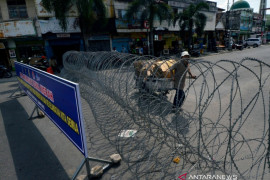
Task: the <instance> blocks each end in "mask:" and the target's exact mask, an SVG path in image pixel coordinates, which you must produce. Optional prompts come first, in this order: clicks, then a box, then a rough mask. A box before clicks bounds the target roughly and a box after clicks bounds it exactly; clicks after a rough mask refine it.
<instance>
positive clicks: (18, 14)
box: [7, 0, 28, 19]
mask: <svg viewBox="0 0 270 180" xmlns="http://www.w3.org/2000/svg"><path fill="white" fill-rule="evenodd" d="M7 6H8V13H9V18H10V19H14V18H27V17H28V14H27V9H26V4H25V0H7Z"/></svg>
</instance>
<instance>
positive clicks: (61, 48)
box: [35, 0, 84, 66]
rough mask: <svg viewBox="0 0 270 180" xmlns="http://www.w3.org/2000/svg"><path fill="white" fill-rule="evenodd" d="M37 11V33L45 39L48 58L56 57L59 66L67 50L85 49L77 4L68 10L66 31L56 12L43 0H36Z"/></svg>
mask: <svg viewBox="0 0 270 180" xmlns="http://www.w3.org/2000/svg"><path fill="white" fill-rule="evenodd" d="M35 8H36V12H37V17H38V20H37V33H38V36H39V37H42V39H43V40H44V51H45V54H46V56H47V58H48V59H50V58H55V59H56V60H57V63H58V65H59V66H61V65H62V56H63V54H64V53H65V52H67V51H71V50H75V51H80V50H83V48H84V46H83V39H82V37H81V30H80V27H79V23H78V10H77V8H76V6H75V5H73V6H71V8H70V9H69V11H68V17H67V29H66V30H65V31H64V30H63V29H62V28H61V26H60V25H59V20H57V19H56V18H55V17H54V13H53V12H51V13H49V12H48V11H47V10H46V9H45V8H44V6H43V4H42V2H41V0H35Z"/></svg>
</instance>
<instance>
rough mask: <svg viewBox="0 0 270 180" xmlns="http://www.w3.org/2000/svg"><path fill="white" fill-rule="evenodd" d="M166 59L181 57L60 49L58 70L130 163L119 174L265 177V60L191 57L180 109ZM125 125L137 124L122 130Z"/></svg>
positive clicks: (269, 73) (267, 70) (136, 176)
mask: <svg viewBox="0 0 270 180" xmlns="http://www.w3.org/2000/svg"><path fill="white" fill-rule="evenodd" d="M170 61H176V63H180V61H181V59H179V58H171V57H152V56H137V55H132V54H124V53H118V52H76V51H69V52H67V53H65V54H64V55H63V65H64V68H63V70H62V72H61V76H62V77H64V78H66V79H69V80H71V81H74V82H77V83H79V85H80V91H81V94H82V97H83V98H84V99H85V101H86V102H87V103H88V104H89V106H90V107H91V111H92V113H93V115H94V118H95V122H96V125H97V126H98V128H99V129H100V132H101V133H102V135H103V136H104V137H105V138H106V139H107V140H108V141H109V142H110V145H111V146H113V147H115V148H116V150H117V151H118V153H119V154H120V155H121V157H122V161H123V162H124V163H126V165H127V166H126V169H125V170H123V171H122V173H123V174H119V175H118V176H119V179H120V178H121V176H124V173H125V172H127V171H128V172H129V173H130V174H132V176H131V177H130V178H132V179H177V177H178V176H179V175H181V174H185V173H188V175H187V177H188V176H190V175H198V174H202V175H216V177H220V176H217V175H221V174H224V175H235V176H237V178H238V179H247V180H249V179H269V177H270V175H269V172H270V171H269V165H270V164H269V152H270V149H269V140H270V139H269V116H270V115H269V101H270V99H269V98H270V97H269V76H270V66H269V65H268V64H266V63H264V62H262V61H260V60H257V59H252V58H245V59H243V60H241V61H239V62H236V61H232V60H220V61H217V62H214V63H213V62H208V61H204V60H190V69H191V71H192V73H193V74H196V76H197V78H196V79H191V78H188V76H187V79H186V85H185V89H184V91H185V95H186V98H185V102H184V104H183V106H182V110H181V109H178V110H177V111H176V112H173V109H172V102H173V98H174V94H175V90H174V89H172V88H171V84H170V83H171V82H170V78H160V77H158V76H162V75H163V76H165V77H171V74H169V73H168V74H165V75H164V74H162V72H161V71H160V69H161V68H162V66H165V67H167V66H169V65H168V62H170ZM142 62H143V63H142ZM157 62H158V63H157ZM86 121H87V117H86ZM126 130H136V131H129V133H130V132H131V133H132V134H131V135H130V136H129V137H123V136H121V134H125V132H128V131H126ZM175 157H180V162H179V163H174V162H173V160H174V158H175ZM119 168H121V166H120V167H119ZM235 176H234V177H235ZM191 177H192V176H191ZM212 177H213V176H212ZM194 178H195V176H194ZM201 178H202V177H201ZM208 178H210V176H209V177H208Z"/></svg>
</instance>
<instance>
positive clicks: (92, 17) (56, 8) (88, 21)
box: [42, 0, 107, 49]
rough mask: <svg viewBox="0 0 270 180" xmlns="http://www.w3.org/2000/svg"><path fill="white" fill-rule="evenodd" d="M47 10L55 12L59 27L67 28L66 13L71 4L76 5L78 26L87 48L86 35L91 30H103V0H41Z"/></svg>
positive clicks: (105, 21) (104, 21) (87, 35)
mask: <svg viewBox="0 0 270 180" xmlns="http://www.w3.org/2000/svg"><path fill="white" fill-rule="evenodd" d="M42 3H43V5H44V7H45V8H46V9H47V10H48V11H49V12H52V11H53V12H55V17H56V19H58V20H59V24H60V26H61V28H62V29H63V30H64V31H66V30H67V20H66V19H67V15H68V14H67V13H68V11H69V9H70V7H71V6H73V5H75V4H76V5H77V8H78V12H79V23H78V24H79V26H80V29H81V33H82V37H83V39H84V47H85V49H87V48H88V41H87V39H88V37H89V36H90V35H91V33H93V32H100V31H101V30H104V29H103V28H104V27H105V25H106V23H107V19H106V7H105V5H104V3H103V0H42Z"/></svg>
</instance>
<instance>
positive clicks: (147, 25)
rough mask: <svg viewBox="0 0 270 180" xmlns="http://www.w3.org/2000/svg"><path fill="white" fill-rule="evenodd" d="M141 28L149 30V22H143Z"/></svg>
mask: <svg viewBox="0 0 270 180" xmlns="http://www.w3.org/2000/svg"><path fill="white" fill-rule="evenodd" d="M143 27H144V28H145V29H149V22H148V21H147V20H145V21H144V22H143Z"/></svg>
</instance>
